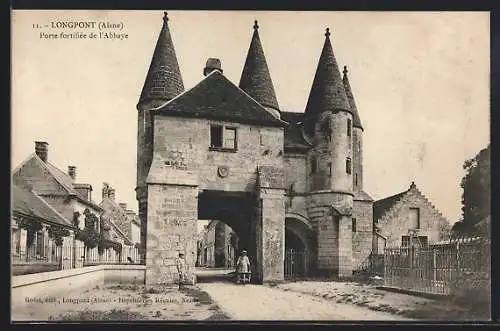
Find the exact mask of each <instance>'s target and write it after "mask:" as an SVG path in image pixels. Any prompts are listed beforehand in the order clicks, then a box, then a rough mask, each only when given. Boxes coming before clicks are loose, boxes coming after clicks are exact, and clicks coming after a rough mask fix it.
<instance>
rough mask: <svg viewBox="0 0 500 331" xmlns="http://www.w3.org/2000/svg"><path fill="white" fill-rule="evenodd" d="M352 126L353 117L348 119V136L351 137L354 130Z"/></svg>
mask: <svg viewBox="0 0 500 331" xmlns="http://www.w3.org/2000/svg"><path fill="white" fill-rule="evenodd" d="M351 127H352V125H351V119H350V118H348V119H347V136H348V137H350V136H351V134H352V132H351V130H352V128H351Z"/></svg>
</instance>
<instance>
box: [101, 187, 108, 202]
mask: <svg viewBox="0 0 500 331" xmlns="http://www.w3.org/2000/svg"><path fill="white" fill-rule="evenodd" d="M102 184H103V186H102V199H103V200H104V199H105V198H107V197H108V194H109V184H108V183H102Z"/></svg>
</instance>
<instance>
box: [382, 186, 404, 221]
mask: <svg viewBox="0 0 500 331" xmlns="http://www.w3.org/2000/svg"><path fill="white" fill-rule="evenodd" d="M409 191H410V190H409V189H408V190H406V191H403V192H401V193H398V194H395V195H392V196H390V197H387V198H384V199H380V200H377V201H375V202H374V203H373V220H374V221H378V220H379V219H381V218H382V217H383V216H384V215H385V213H386V212H388V211H389V210H390V209H391V208H392V207H393V206H394V205H395V204H396V203H397V202H398V201H399V199H401V198H402V197H403V196H404V195H405V194H406V193H408V192H409Z"/></svg>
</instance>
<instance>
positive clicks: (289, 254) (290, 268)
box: [284, 249, 313, 279]
mask: <svg viewBox="0 0 500 331" xmlns="http://www.w3.org/2000/svg"><path fill="white" fill-rule="evenodd" d="M312 262H313V259H312V257H311V254H310V253H309V252H307V251H297V250H294V249H287V250H285V263H284V269H285V270H284V272H285V278H287V279H290V278H292V279H293V278H303V277H307V276H308V275H309V271H310V270H311V265H312Z"/></svg>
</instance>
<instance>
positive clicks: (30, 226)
mask: <svg viewBox="0 0 500 331" xmlns="http://www.w3.org/2000/svg"><path fill="white" fill-rule="evenodd" d="M17 226H18V227H19V228H20V229H24V230H26V232H27V236H26V243H27V245H28V247H30V246H31V245H33V242H34V241H35V234H36V233H37V232H38V231H41V230H42V229H43V226H42V223H41V222H40V221H35V220H28V219H25V218H22V219H20V220H19V221H18V222H17Z"/></svg>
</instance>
